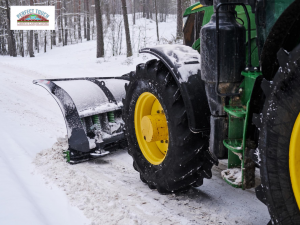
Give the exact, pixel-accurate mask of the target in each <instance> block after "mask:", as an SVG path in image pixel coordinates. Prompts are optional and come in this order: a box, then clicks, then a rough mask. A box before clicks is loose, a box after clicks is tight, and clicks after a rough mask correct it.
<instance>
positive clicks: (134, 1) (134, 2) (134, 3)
mask: <svg viewBox="0 0 300 225" xmlns="http://www.w3.org/2000/svg"><path fill="white" fill-rule="evenodd" d="M135 7H136V0H133V25H135Z"/></svg>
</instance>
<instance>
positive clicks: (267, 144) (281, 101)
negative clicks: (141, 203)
mask: <svg viewBox="0 0 300 225" xmlns="http://www.w3.org/2000/svg"><path fill="white" fill-rule="evenodd" d="M183 21H184V25H183V33H184V45H160V46H155V47H149V48H145V49H142V50H140V52H141V53H149V54H152V55H154V56H156V58H157V59H154V60H150V61H148V62H147V63H145V64H144V63H143V64H139V65H137V67H136V71H133V72H130V73H128V74H125V75H123V76H121V77H117V78H111V77H110V78H107V77H99V78H76V79H57V80H37V81H34V83H36V84H39V85H41V86H43V87H45V88H46V89H47V90H48V91H49V92H50V93H51V94H52V95H53V97H54V98H55V99H56V100H57V102H58V104H59V106H60V107H61V109H62V112H63V115H64V116H65V120H66V126H67V131H68V137H69V149H68V150H67V151H66V152H65V154H66V158H67V161H68V162H70V163H78V162H82V161H85V160H90V159H93V158H96V157H100V156H103V155H106V154H108V151H107V150H108V149H109V148H112V147H118V146H119V145H121V146H124V145H126V143H127V144H128V153H129V154H130V155H131V156H132V158H133V167H134V169H135V170H136V171H138V172H139V174H140V178H141V181H142V182H144V183H145V184H147V185H148V186H149V188H151V189H157V191H158V192H159V193H162V194H168V193H173V192H184V191H187V190H188V189H189V188H191V187H199V186H201V185H202V184H203V180H204V178H206V179H210V178H211V176H212V173H211V169H212V167H213V165H217V164H218V159H228V169H227V170H225V171H223V172H222V177H223V179H224V182H226V183H228V184H229V185H231V186H233V187H235V188H242V189H249V188H254V187H255V190H256V195H257V198H258V199H260V200H261V201H262V202H263V203H265V204H266V206H267V207H268V209H269V212H270V215H271V221H270V223H269V224H282V225H288V224H294V225H299V224H300V210H299V209H300V115H299V112H300V45H299V42H300V0H296V1H293V0H201V1H200V3H197V4H195V5H193V6H191V7H189V8H188V9H186V11H185V13H184V20H183ZM124 87H125V89H124ZM256 168H259V170H260V178H261V184H256V183H255V169H256Z"/></svg>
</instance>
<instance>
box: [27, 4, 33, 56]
mask: <svg viewBox="0 0 300 225" xmlns="http://www.w3.org/2000/svg"><path fill="white" fill-rule="evenodd" d="M30 5H33V0H30ZM28 51H29V56H30V57H34V51H33V30H31V31H30V37H29V46H28Z"/></svg>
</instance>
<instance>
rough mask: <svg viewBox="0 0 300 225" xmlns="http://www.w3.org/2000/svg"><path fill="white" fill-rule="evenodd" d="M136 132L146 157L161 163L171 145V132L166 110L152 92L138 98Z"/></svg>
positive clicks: (155, 162) (151, 161) (156, 163)
mask: <svg viewBox="0 0 300 225" xmlns="http://www.w3.org/2000/svg"><path fill="white" fill-rule="evenodd" d="M134 127H135V134H136V138H137V141H138V144H139V146H140V149H141V151H142V153H143V155H144V156H145V158H146V159H147V160H148V162H150V163H151V164H153V165H159V164H161V163H162V162H163V161H164V159H165V157H166V155H167V151H168V147H169V132H168V124H167V120H166V116H165V114H164V110H163V108H162V106H161V104H160V102H159V101H158V99H157V98H156V97H155V96H154V95H153V94H151V93H150V92H144V93H143V94H141V95H140V97H139V98H138V100H137V102H136V105H135V111H134Z"/></svg>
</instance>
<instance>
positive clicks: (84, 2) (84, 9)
mask: <svg viewBox="0 0 300 225" xmlns="http://www.w3.org/2000/svg"><path fill="white" fill-rule="evenodd" d="M83 11H84V12H83V15H84V17H83V30H84V31H83V38H86V0H83Z"/></svg>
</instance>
